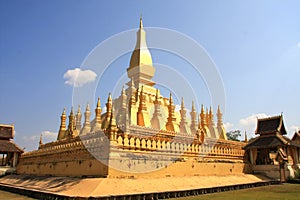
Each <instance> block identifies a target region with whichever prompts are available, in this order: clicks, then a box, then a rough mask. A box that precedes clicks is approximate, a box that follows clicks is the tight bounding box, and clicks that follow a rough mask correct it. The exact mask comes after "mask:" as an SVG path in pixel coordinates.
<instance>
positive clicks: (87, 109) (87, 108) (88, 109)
mask: <svg viewBox="0 0 300 200" xmlns="http://www.w3.org/2000/svg"><path fill="white" fill-rule="evenodd" d="M85 111H90V104H89V103H87V104H86V109H85Z"/></svg>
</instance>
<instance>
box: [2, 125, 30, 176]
mask: <svg viewBox="0 0 300 200" xmlns="http://www.w3.org/2000/svg"><path fill="white" fill-rule="evenodd" d="M13 138H14V125H8V124H0V154H1V157H0V159H1V160H0V174H1V175H2V173H5V172H7V171H8V170H10V169H9V168H15V167H16V166H17V164H18V162H19V159H20V156H21V154H22V153H23V152H24V151H23V150H22V149H21V148H20V147H19V146H18V145H17V144H15V143H14V142H13V141H12V139H13Z"/></svg>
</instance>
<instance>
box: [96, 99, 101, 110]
mask: <svg viewBox="0 0 300 200" xmlns="http://www.w3.org/2000/svg"><path fill="white" fill-rule="evenodd" d="M100 107H101V103H100V97H98V101H97V108H100Z"/></svg>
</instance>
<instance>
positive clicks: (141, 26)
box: [140, 14, 144, 29]
mask: <svg viewBox="0 0 300 200" xmlns="http://www.w3.org/2000/svg"><path fill="white" fill-rule="evenodd" d="M142 28H144V26H143V17H142V14H141V15H140V29H142Z"/></svg>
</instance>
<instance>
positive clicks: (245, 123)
mask: <svg viewBox="0 0 300 200" xmlns="http://www.w3.org/2000/svg"><path fill="white" fill-rule="evenodd" d="M265 117H270V116H269V115H267V114H265V113H259V114H253V115H250V116H248V117H246V118H242V119H240V121H239V126H240V130H241V131H242V133H244V131H246V132H247V135H248V139H249V138H250V137H254V132H255V129H256V125H257V118H265Z"/></svg>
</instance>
